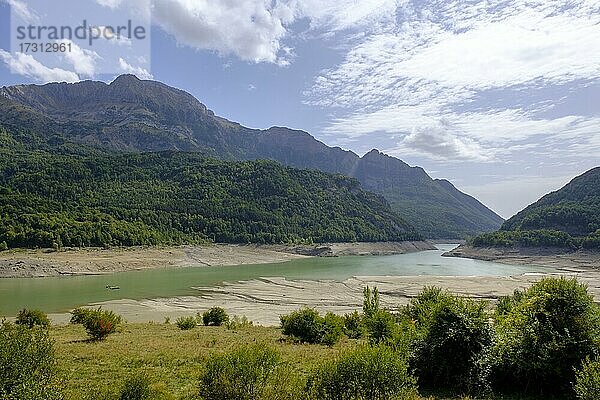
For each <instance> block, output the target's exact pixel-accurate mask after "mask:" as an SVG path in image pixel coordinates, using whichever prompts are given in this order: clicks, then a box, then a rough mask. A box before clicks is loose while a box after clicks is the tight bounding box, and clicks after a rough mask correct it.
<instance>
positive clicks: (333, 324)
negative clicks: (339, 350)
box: [320, 313, 344, 346]
mask: <svg viewBox="0 0 600 400" xmlns="http://www.w3.org/2000/svg"><path fill="white" fill-rule="evenodd" d="M343 335H344V318H343V317H340V316H339V315H335V314H333V313H327V314H325V318H323V335H322V337H321V340H320V342H321V343H322V344H324V345H326V346H333V345H334V344H336V343H337V342H339V340H340V338H341V337H342V336H343Z"/></svg>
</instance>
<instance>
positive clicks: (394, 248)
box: [0, 242, 435, 279]
mask: <svg viewBox="0 0 600 400" xmlns="http://www.w3.org/2000/svg"><path fill="white" fill-rule="evenodd" d="M433 249H435V246H433V245H432V244H431V243H428V242H380V243H331V244H319V245H235V244H214V245H205V246H177V247H132V248H114V249H99V248H88V249H68V250H62V251H49V250H47V249H46V250H11V251H5V252H2V253H0V279H1V278H44V277H57V276H76V275H105V274H113V273H118V272H125V271H133V270H145V269H155V268H181V267H200V268H201V267H220V266H234V265H248V264H273V263H281V262H286V261H290V260H296V259H301V258H309V257H337V256H351V255H357V256H358V255H393V254H404V253H412V252H418V251H424V250H433Z"/></svg>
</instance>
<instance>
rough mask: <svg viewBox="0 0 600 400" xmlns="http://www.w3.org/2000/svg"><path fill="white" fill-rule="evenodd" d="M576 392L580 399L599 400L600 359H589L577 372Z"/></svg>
mask: <svg viewBox="0 0 600 400" xmlns="http://www.w3.org/2000/svg"><path fill="white" fill-rule="evenodd" d="M575 375H576V376H575V393H576V394H577V398H578V399H579V400H597V399H598V395H599V394H600V360H597V361H590V360H589V359H587V360H586V361H585V362H584V363H583V365H582V367H581V369H580V370H579V371H577V373H576V374H575Z"/></svg>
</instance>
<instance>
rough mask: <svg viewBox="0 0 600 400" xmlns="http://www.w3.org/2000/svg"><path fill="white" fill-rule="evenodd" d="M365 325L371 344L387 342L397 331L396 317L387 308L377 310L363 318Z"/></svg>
mask: <svg viewBox="0 0 600 400" xmlns="http://www.w3.org/2000/svg"><path fill="white" fill-rule="evenodd" d="M365 325H366V327H367V334H368V335H369V341H370V342H371V343H372V344H379V343H389V342H390V341H391V340H392V338H393V337H394V335H395V334H396V332H397V331H398V325H397V324H396V318H395V317H394V316H393V315H392V313H390V312H389V311H387V310H378V311H376V312H375V313H374V314H373V315H371V317H369V318H365Z"/></svg>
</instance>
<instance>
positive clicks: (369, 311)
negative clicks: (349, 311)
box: [363, 286, 379, 318]
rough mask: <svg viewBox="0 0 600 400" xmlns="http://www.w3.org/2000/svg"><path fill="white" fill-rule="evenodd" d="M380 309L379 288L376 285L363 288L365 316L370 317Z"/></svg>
mask: <svg viewBox="0 0 600 400" xmlns="http://www.w3.org/2000/svg"><path fill="white" fill-rule="evenodd" d="M377 311H379V290H378V289H377V288H376V287H374V288H373V289H371V288H370V287H368V286H367V287H366V288H364V289H363V314H364V315H365V318H370V317H371V316H373V315H374V314H375V313H376V312H377Z"/></svg>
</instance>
